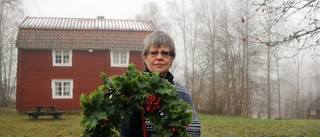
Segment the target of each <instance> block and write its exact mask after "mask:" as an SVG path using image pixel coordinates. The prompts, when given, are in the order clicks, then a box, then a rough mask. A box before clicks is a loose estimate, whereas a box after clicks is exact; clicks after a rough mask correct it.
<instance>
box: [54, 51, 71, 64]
mask: <svg viewBox="0 0 320 137" xmlns="http://www.w3.org/2000/svg"><path fill="white" fill-rule="evenodd" d="M57 51H61V55H60V56H61V60H64V59H65V58H64V56H65V52H64V51H67V53H68V54H67V55H66V56H68V57H69V58H67V62H63V61H62V62H61V63H57V62H56V60H57ZM52 65H53V66H72V50H71V49H53V50H52Z"/></svg>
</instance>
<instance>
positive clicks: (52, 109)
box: [24, 105, 65, 119]
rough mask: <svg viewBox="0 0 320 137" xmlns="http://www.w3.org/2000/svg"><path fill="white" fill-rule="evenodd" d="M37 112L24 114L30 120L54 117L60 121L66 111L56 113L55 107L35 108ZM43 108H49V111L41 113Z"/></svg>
mask: <svg viewBox="0 0 320 137" xmlns="http://www.w3.org/2000/svg"><path fill="white" fill-rule="evenodd" d="M35 108H36V110H35V111H27V112H24V113H25V114H27V115H28V116H29V118H30V119H38V117H39V116H46V115H49V116H52V117H53V118H54V119H59V118H60V117H61V115H62V114H64V113H65V111H56V109H55V106H46V105H45V106H35ZM42 108H49V109H48V110H47V111H41V110H42Z"/></svg>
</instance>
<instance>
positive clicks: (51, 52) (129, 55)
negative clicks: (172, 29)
mask: <svg viewBox="0 0 320 137" xmlns="http://www.w3.org/2000/svg"><path fill="white" fill-rule="evenodd" d="M154 30H155V27H154V25H153V24H152V22H145V21H138V20H119V19H105V18H104V17H98V18H91V19H88V18H45V17H27V18H26V19H25V20H24V21H23V22H22V24H21V26H20V30H19V33H18V37H17V42H16V47H17V48H18V69H17V96H16V109H17V110H18V111H19V112H21V111H22V112H23V111H26V110H33V109H34V106H36V105H55V106H57V108H58V109H59V110H81V109H82V108H81V106H80V104H79V102H80V95H81V94H82V93H85V94H86V95H88V94H89V93H90V92H92V91H94V90H95V89H97V87H98V86H100V85H102V84H103V83H102V79H101V77H100V72H105V73H107V75H108V76H113V75H121V74H122V73H124V72H125V71H126V70H127V66H128V64H131V63H133V64H135V66H136V68H137V69H138V70H143V69H144V65H143V63H142V59H141V50H142V41H143V39H144V38H145V36H146V35H147V34H149V33H151V32H152V31H154Z"/></svg>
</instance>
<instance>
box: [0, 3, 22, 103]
mask: <svg viewBox="0 0 320 137" xmlns="http://www.w3.org/2000/svg"><path fill="white" fill-rule="evenodd" d="M22 5H23V4H22V1H21V0H1V1H0V30H1V32H0V53H1V55H0V84H1V85H0V105H1V106H5V107H7V106H9V105H10V100H11V99H12V97H13V95H14V91H15V88H14V87H15V84H16V61H17V60H16V49H15V48H14V45H15V39H16V35H17V32H18V26H19V24H20V21H21V20H22V18H23V11H22V9H23V7H22Z"/></svg>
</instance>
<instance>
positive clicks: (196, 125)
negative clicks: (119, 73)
mask: <svg viewBox="0 0 320 137" xmlns="http://www.w3.org/2000/svg"><path fill="white" fill-rule="evenodd" d="M147 72H148V70H147ZM165 79H168V81H169V82H171V83H172V84H174V85H175V86H176V88H177V91H178V97H179V98H180V99H182V100H183V101H185V102H187V103H188V104H190V106H191V108H192V111H193V122H192V123H191V124H189V125H188V129H187V132H188V133H189V134H191V135H192V137H200V134H201V124H200V121H199V119H198V115H197V112H196V111H195V110H194V107H193V105H192V100H191V97H190V94H189V92H188V91H187V90H186V89H185V88H184V87H183V86H182V85H181V84H180V83H178V82H175V81H173V75H172V74H171V73H170V72H168V74H167V76H166V78H165ZM145 123H146V132H147V135H148V137H149V136H151V135H152V134H153V133H155V129H154V126H153V123H151V122H150V121H145ZM120 128H121V133H120V137H143V127H142V123H141V117H140V114H139V113H136V114H134V115H133V116H132V117H131V118H129V119H128V120H127V121H125V122H124V123H122V124H121V127H120Z"/></svg>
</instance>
